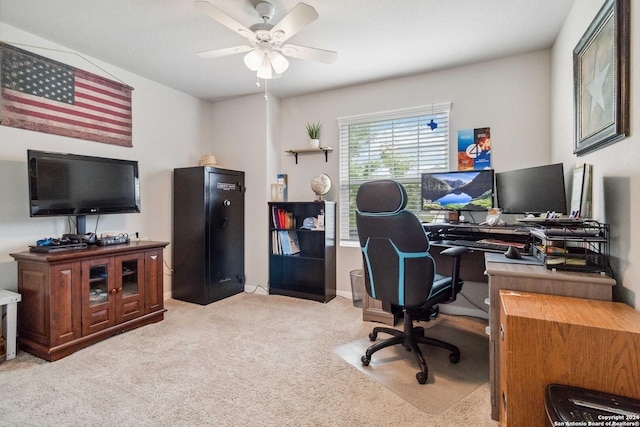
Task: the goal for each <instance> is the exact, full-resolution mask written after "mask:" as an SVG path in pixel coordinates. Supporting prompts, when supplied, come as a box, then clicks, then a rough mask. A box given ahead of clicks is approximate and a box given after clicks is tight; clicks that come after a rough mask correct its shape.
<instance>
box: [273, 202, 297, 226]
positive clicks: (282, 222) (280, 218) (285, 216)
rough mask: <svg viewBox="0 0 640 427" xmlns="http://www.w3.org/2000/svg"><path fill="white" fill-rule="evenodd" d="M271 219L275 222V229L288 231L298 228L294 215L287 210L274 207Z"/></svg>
mask: <svg viewBox="0 0 640 427" xmlns="http://www.w3.org/2000/svg"><path fill="white" fill-rule="evenodd" d="M271 218H272V220H273V227H274V228H277V229H284V230H288V229H292V228H295V227H296V223H295V218H294V216H293V213H292V212H287V211H286V210H284V209H280V208H278V207H276V206H273V207H272V210H271Z"/></svg>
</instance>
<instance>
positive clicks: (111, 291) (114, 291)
mask: <svg viewBox="0 0 640 427" xmlns="http://www.w3.org/2000/svg"><path fill="white" fill-rule="evenodd" d="M116 292H118V291H117V290H116V289H111V290H109V293H110V294H115V293H116Z"/></svg>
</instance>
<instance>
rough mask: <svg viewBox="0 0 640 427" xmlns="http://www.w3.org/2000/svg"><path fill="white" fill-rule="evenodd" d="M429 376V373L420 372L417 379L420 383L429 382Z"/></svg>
mask: <svg viewBox="0 0 640 427" xmlns="http://www.w3.org/2000/svg"><path fill="white" fill-rule="evenodd" d="M427 376H428V374H427V373H425V372H418V373H417V374H416V379H417V380H418V382H419V383H420V384H426V383H427Z"/></svg>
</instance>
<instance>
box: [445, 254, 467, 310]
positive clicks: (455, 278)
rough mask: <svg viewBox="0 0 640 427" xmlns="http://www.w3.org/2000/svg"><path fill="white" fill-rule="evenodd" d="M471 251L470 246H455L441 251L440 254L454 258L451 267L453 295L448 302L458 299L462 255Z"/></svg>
mask: <svg viewBox="0 0 640 427" xmlns="http://www.w3.org/2000/svg"><path fill="white" fill-rule="evenodd" d="M467 252H469V248H468V247H466V246H454V247H453V248H448V249H445V250H444V251H442V252H440V255H446V256H450V257H452V258H453V260H452V264H453V265H452V268H451V270H452V271H451V296H450V297H449V301H448V302H453V301H455V300H456V296H457V294H458V292H457V291H456V289H457V288H458V282H459V281H461V280H460V257H461V256H462V255H464V254H466V253H467Z"/></svg>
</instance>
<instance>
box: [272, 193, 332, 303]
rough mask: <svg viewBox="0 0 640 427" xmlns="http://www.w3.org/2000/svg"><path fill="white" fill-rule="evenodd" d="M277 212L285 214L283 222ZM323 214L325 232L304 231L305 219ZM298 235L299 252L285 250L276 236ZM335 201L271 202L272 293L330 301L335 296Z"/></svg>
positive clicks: (319, 230)
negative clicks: (283, 233)
mask: <svg viewBox="0 0 640 427" xmlns="http://www.w3.org/2000/svg"><path fill="white" fill-rule="evenodd" d="M277 212H285V213H287V214H288V215H287V216H288V220H286V221H281V220H278V219H277V218H274V216H276V217H279V215H278V214H277ZM321 212H324V218H325V220H324V222H325V224H324V228H323V229H313V230H309V229H302V228H301V227H302V225H303V222H304V219H305V218H309V217H315V218H317V217H318V215H320V214H321ZM280 231H286V233H295V235H296V237H297V243H298V246H299V249H300V251H299V252H298V253H295V254H293V255H290V254H288V253H286V251H284V252H283V251H282V248H281V247H280V246H279V244H278V240H277V238H274V233H278V232H280ZM335 244H336V204H335V202H328V201H322V202H270V203H269V294H271V295H285V296H290V297H296V298H305V299H310V300H314V301H320V302H328V301H330V300H332V299H333V298H335V296H336V245H335Z"/></svg>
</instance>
